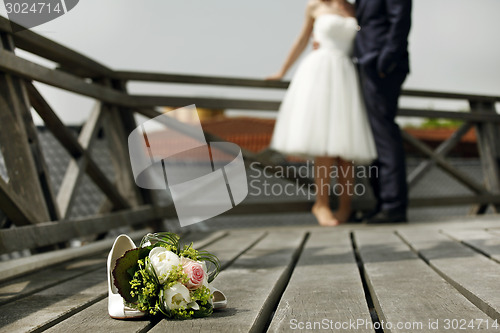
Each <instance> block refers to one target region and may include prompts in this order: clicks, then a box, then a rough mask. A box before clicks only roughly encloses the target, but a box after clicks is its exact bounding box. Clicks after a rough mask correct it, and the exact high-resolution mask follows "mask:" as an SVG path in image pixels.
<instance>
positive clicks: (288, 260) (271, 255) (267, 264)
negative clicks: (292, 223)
mask: <svg viewBox="0 0 500 333" xmlns="http://www.w3.org/2000/svg"><path fill="white" fill-rule="evenodd" d="M304 236H305V232H304V230H302V231H301V230H297V231H286V232H285V231H284V232H270V233H269V234H268V235H267V236H266V237H265V238H264V239H262V240H261V241H260V242H259V243H257V244H256V245H255V246H254V247H253V248H251V249H250V250H249V251H247V252H245V253H244V254H243V255H242V256H240V257H239V258H238V259H237V260H236V261H235V263H234V264H232V265H231V266H230V267H229V268H228V269H226V270H224V271H223V272H222V273H221V274H220V275H219V277H218V278H217V279H216V280H215V283H214V285H215V286H216V287H218V288H221V289H223V291H224V293H225V294H226V296H227V297H228V308H226V309H225V310H222V311H217V312H215V313H214V314H213V315H212V316H211V317H208V318H203V319H199V320H190V321H185V322H179V321H167V320H162V321H161V322H160V323H158V325H156V326H155V327H154V328H153V329H152V330H151V331H150V332H152V333H154V332H165V331H169V332H170V331H172V332H177V331H193V332H231V333H234V332H262V331H263V330H264V329H265V327H266V324H267V322H268V320H269V318H270V315H271V312H272V311H273V309H274V306H275V305H276V304H277V302H278V300H279V297H280V296H281V293H282V291H283V289H284V287H285V285H286V283H288V277H289V274H290V272H291V269H292V267H293V264H294V262H295V259H296V257H297V256H298V254H299V252H300V247H301V244H302V242H303V239H304Z"/></svg>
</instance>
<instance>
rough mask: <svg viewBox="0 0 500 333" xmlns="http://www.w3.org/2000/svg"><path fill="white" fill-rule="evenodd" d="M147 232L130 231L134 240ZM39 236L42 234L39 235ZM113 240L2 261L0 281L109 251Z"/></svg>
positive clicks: (145, 230) (0, 238)
mask: <svg viewBox="0 0 500 333" xmlns="http://www.w3.org/2000/svg"><path fill="white" fill-rule="evenodd" d="M16 229H20V228H16ZM7 230H14V229H7ZM145 233H147V229H143V230H141V231H134V232H132V233H130V237H131V238H132V239H133V240H140V239H141V237H142V236H143V235H144V234H145ZM38 237H41V236H40V235H38ZM1 241H2V237H1V236H0V242H1ZM113 241H114V239H104V240H101V241H97V242H93V243H91V244H88V245H84V246H81V247H74V248H67V249H63V250H57V251H52V252H46V253H40V254H36V255H33V256H30V257H23V258H19V259H14V260H9V261H5V262H0V271H1V272H2V275H1V276H0V282H3V281H8V280H10V279H12V278H13V277H15V276H21V275H24V274H27V273H30V272H32V271H37V270H38V272H39V270H42V269H44V268H45V267H48V266H52V265H56V264H59V263H62V262H66V261H69V260H79V258H85V257H88V256H92V255H94V254H96V253H99V252H101V251H109V249H110V248H111V246H112V245H113Z"/></svg>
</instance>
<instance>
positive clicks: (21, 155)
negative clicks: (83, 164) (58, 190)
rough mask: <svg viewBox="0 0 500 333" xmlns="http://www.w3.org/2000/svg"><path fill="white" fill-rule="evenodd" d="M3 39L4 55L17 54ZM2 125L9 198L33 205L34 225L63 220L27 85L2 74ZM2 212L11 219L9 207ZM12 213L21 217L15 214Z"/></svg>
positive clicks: (0, 36)
mask: <svg viewBox="0 0 500 333" xmlns="http://www.w3.org/2000/svg"><path fill="white" fill-rule="evenodd" d="M0 39H1V43H0V51H2V52H13V48H14V46H13V43H12V39H11V37H10V35H8V34H6V33H1V34H0ZM0 123H2V124H5V125H4V126H2V130H1V131H0V142H1V143H2V146H1V148H2V154H3V156H4V160H5V165H6V167H7V171H8V173H9V184H8V186H7V188H6V191H7V195H8V194H9V192H11V191H12V192H13V193H14V194H15V195H16V197H17V198H18V200H17V199H16V200H13V201H14V202H18V206H19V205H21V204H22V203H21V202H19V201H21V200H22V201H25V202H26V203H28V204H29V211H30V213H32V214H29V216H32V217H33V220H31V218H30V221H29V222H31V223H38V222H46V221H50V220H57V219H59V212H58V209H57V206H56V204H55V199H54V194H53V191H52V186H51V183H50V179H49V175H48V170H47V167H46V165H45V161H44V159H43V154H42V150H41V149H40V145H39V142H38V136H37V133H36V128H35V126H34V124H33V119H32V118H31V110H30V104H29V101H28V98H27V95H26V91H25V88H24V85H23V82H22V81H21V80H20V79H18V78H16V77H13V76H11V75H9V74H4V73H0ZM1 209H2V211H3V212H4V213H5V214H6V215H7V217H8V218H10V215H11V214H10V213H11V212H10V209H9V207H5V206H4V205H1ZM12 213H13V215H12V216H19V215H17V214H16V213H15V211H13V212H12ZM25 216H26V215H25ZM13 222H14V223H15V224H18V225H23V224H26V223H27V222H28V221H27V219H20V220H18V221H16V220H15V219H14V220H13Z"/></svg>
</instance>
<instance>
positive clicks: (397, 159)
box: [356, 0, 412, 213]
mask: <svg viewBox="0 0 500 333" xmlns="http://www.w3.org/2000/svg"><path fill="white" fill-rule="evenodd" d="M411 3H412V1H411V0H357V2H356V16H357V19H358V23H359V25H360V26H361V30H360V31H359V33H358V35H357V37H356V57H357V58H358V63H359V67H360V73H361V82H362V88H363V94H364V99H365V103H366V109H367V112H368V118H369V119H370V123H371V126H372V130H373V135H374V139H375V144H376V146H377V152H378V160H377V161H376V162H375V165H377V166H378V177H377V178H375V177H373V178H372V179H371V183H372V186H373V190H374V194H375V196H376V198H377V201H378V205H377V209H382V210H389V211H397V212H404V213H406V208H407V205H408V187H407V183H406V163H405V153H404V149H403V141H402V138H401V132H400V129H399V126H398V125H397V124H396V123H395V121H394V119H395V117H396V113H397V109H398V99H399V95H400V93H401V86H402V84H403V82H404V80H405V78H406V76H407V75H408V73H409V71H410V66H409V60H408V34H409V31H410V26H411Z"/></svg>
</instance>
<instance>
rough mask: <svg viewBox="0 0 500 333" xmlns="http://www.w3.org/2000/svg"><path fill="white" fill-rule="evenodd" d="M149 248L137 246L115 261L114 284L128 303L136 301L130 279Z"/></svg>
mask: <svg viewBox="0 0 500 333" xmlns="http://www.w3.org/2000/svg"><path fill="white" fill-rule="evenodd" d="M149 251H150V249H147V248H137V249H132V250H129V251H127V252H125V254H124V255H123V256H122V257H121V258H119V259H118V260H117V261H116V266H115V269H114V270H113V277H114V278H115V279H114V284H115V286H116V288H117V289H118V292H119V293H120V295H122V297H123V298H124V299H125V301H127V302H129V303H135V302H137V296H132V294H131V291H132V289H131V285H130V280H131V279H132V276H133V275H134V274H135V272H136V271H137V270H138V269H139V267H138V264H137V263H138V261H139V260H143V259H144V258H146V257H147V256H148V254H149Z"/></svg>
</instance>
